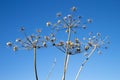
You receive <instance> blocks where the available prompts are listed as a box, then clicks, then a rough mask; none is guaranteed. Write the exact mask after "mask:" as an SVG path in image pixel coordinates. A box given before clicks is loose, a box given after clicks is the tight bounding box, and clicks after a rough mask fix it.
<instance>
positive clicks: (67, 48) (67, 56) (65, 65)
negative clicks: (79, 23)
mask: <svg viewBox="0 0 120 80" xmlns="http://www.w3.org/2000/svg"><path fill="white" fill-rule="evenodd" d="M68 28H69V29H68V40H67V41H68V43H69V41H70V36H71V28H70V27H68ZM68 50H69V44H67V45H66V55H65V61H64V72H63V76H62V80H65V77H66V71H67V66H68V62H69V57H70V55H69V52H68Z"/></svg>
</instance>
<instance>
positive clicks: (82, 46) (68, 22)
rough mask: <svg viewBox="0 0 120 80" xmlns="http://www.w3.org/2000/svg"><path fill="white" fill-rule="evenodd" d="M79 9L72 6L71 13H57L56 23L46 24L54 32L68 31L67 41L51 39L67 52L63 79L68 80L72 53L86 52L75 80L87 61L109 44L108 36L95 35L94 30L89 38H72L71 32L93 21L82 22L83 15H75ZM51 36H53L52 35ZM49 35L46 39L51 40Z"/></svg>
mask: <svg viewBox="0 0 120 80" xmlns="http://www.w3.org/2000/svg"><path fill="white" fill-rule="evenodd" d="M76 11H77V8H76V7H75V6H73V7H72V8H71V14H68V15H66V16H62V14H61V13H57V14H56V16H57V18H58V20H57V22H56V23H54V24H53V23H52V22H50V21H49V22H47V23H46V26H48V27H50V28H51V29H52V30H53V32H52V33H54V34H56V32H59V31H65V32H66V33H67V41H63V40H60V41H59V42H57V41H56V38H55V36H53V35H54V34H53V35H52V37H54V38H53V39H52V40H50V41H51V43H52V44H53V46H55V47H56V48H57V49H59V50H60V51H62V52H63V53H65V58H64V70H63V76H62V80H66V71H67V67H68V62H69V58H70V56H71V55H76V54H81V53H84V57H85V60H83V62H82V63H81V66H80V68H79V70H78V73H77V75H76V77H75V80H78V78H79V76H80V73H81V71H82V69H83V67H84V65H85V64H86V63H87V61H88V60H89V58H90V57H91V56H92V55H93V53H95V51H97V52H98V53H99V54H100V53H101V49H107V44H109V41H108V37H105V38H102V37H101V34H100V33H96V35H94V34H93V33H92V32H90V33H89V38H85V37H84V38H83V39H82V40H80V39H78V38H75V39H74V41H72V40H71V36H72V35H71V34H77V30H78V29H83V30H84V29H86V28H87V26H86V24H88V23H91V22H92V20H91V19H87V20H86V22H84V23H83V22H81V19H82V16H80V15H77V17H76V15H74V14H75V12H76ZM50 37H51V36H50ZM49 39H50V38H49V36H47V37H46V40H49Z"/></svg>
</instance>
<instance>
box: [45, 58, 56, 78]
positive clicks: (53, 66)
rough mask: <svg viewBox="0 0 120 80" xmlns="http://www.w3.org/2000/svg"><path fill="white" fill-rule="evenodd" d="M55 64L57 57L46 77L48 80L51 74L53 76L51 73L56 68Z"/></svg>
mask: <svg viewBox="0 0 120 80" xmlns="http://www.w3.org/2000/svg"><path fill="white" fill-rule="evenodd" d="M55 65H56V58H55V60H54V62H53V64H52V68H51V69H50V71H49V73H48V75H47V77H46V80H48V79H49V78H50V76H51V74H52V72H53V70H54V68H55Z"/></svg>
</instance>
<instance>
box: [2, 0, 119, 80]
mask: <svg viewBox="0 0 120 80" xmlns="http://www.w3.org/2000/svg"><path fill="white" fill-rule="evenodd" d="M119 3H120V1H119V0H99V1H98V0H19V1H18V0H0V80H34V79H35V77H34V69H33V51H32V50H31V51H25V50H21V51H17V52H13V51H12V49H11V48H8V47H6V42H7V41H14V40H15V39H16V38H18V37H22V34H21V33H20V32H19V27H20V26H25V28H26V31H27V32H28V33H34V31H35V30H36V29H38V28H40V29H42V30H43V32H42V33H43V34H48V33H49V32H50V29H48V28H47V27H46V26H45V23H46V22H47V21H52V22H55V20H56V13H57V12H62V13H63V14H67V13H69V9H70V8H71V7H72V6H76V7H77V8H78V14H80V15H82V16H84V17H85V18H92V19H93V23H92V24H90V25H88V26H89V27H88V30H86V35H87V32H88V31H93V32H101V33H102V35H103V36H105V35H109V36H110V41H111V44H110V45H109V49H108V50H106V51H103V54H102V55H98V54H94V55H93V56H92V58H91V59H90V60H89V62H88V63H87V64H86V66H85V67H84V69H83V71H82V73H81V75H80V78H79V80H114V79H120V76H119V74H120V62H119V61H120V58H119V57H120V51H119V49H120V47H119V45H120V43H119V41H120V37H119V34H120V28H119V26H120V24H119V23H120V20H119V19H120V15H119V14H120V5H119ZM81 31H82V30H81ZM61 35H62V33H60V34H59V35H58V36H61ZM22 38H23V37H22ZM64 56H65V55H64V54H62V52H60V51H59V50H57V49H56V48H53V47H50V48H47V49H40V50H37V67H38V75H39V77H40V80H45V77H46V75H47V73H48V71H49V69H50V67H51V65H52V62H53V60H54V58H55V57H56V59H57V65H56V67H55V70H54V73H53V74H52V76H51V78H50V80H61V76H62V73H63V61H64ZM80 58H81V55H75V56H71V58H70V63H69V66H68V72H67V77H66V79H67V80H74V78H75V74H76V72H77V70H78V68H79V66H80V61H81V59H80Z"/></svg>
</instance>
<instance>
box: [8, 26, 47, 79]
mask: <svg viewBox="0 0 120 80" xmlns="http://www.w3.org/2000/svg"><path fill="white" fill-rule="evenodd" d="M20 31H21V32H22V33H23V35H24V37H25V38H24V39H23V40H22V39H20V38H17V39H16V42H14V43H12V42H7V43H6V45H7V46H8V47H13V50H14V51H17V50H20V49H25V50H33V51H34V52H33V53H34V73H35V79H36V80H38V73H37V62H36V55H37V51H36V50H37V49H40V48H45V47H47V45H46V40H44V38H42V36H41V30H40V29H37V31H36V32H37V33H36V35H34V34H32V35H29V36H28V35H27V34H26V32H25V29H24V27H21V29H20Z"/></svg>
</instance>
